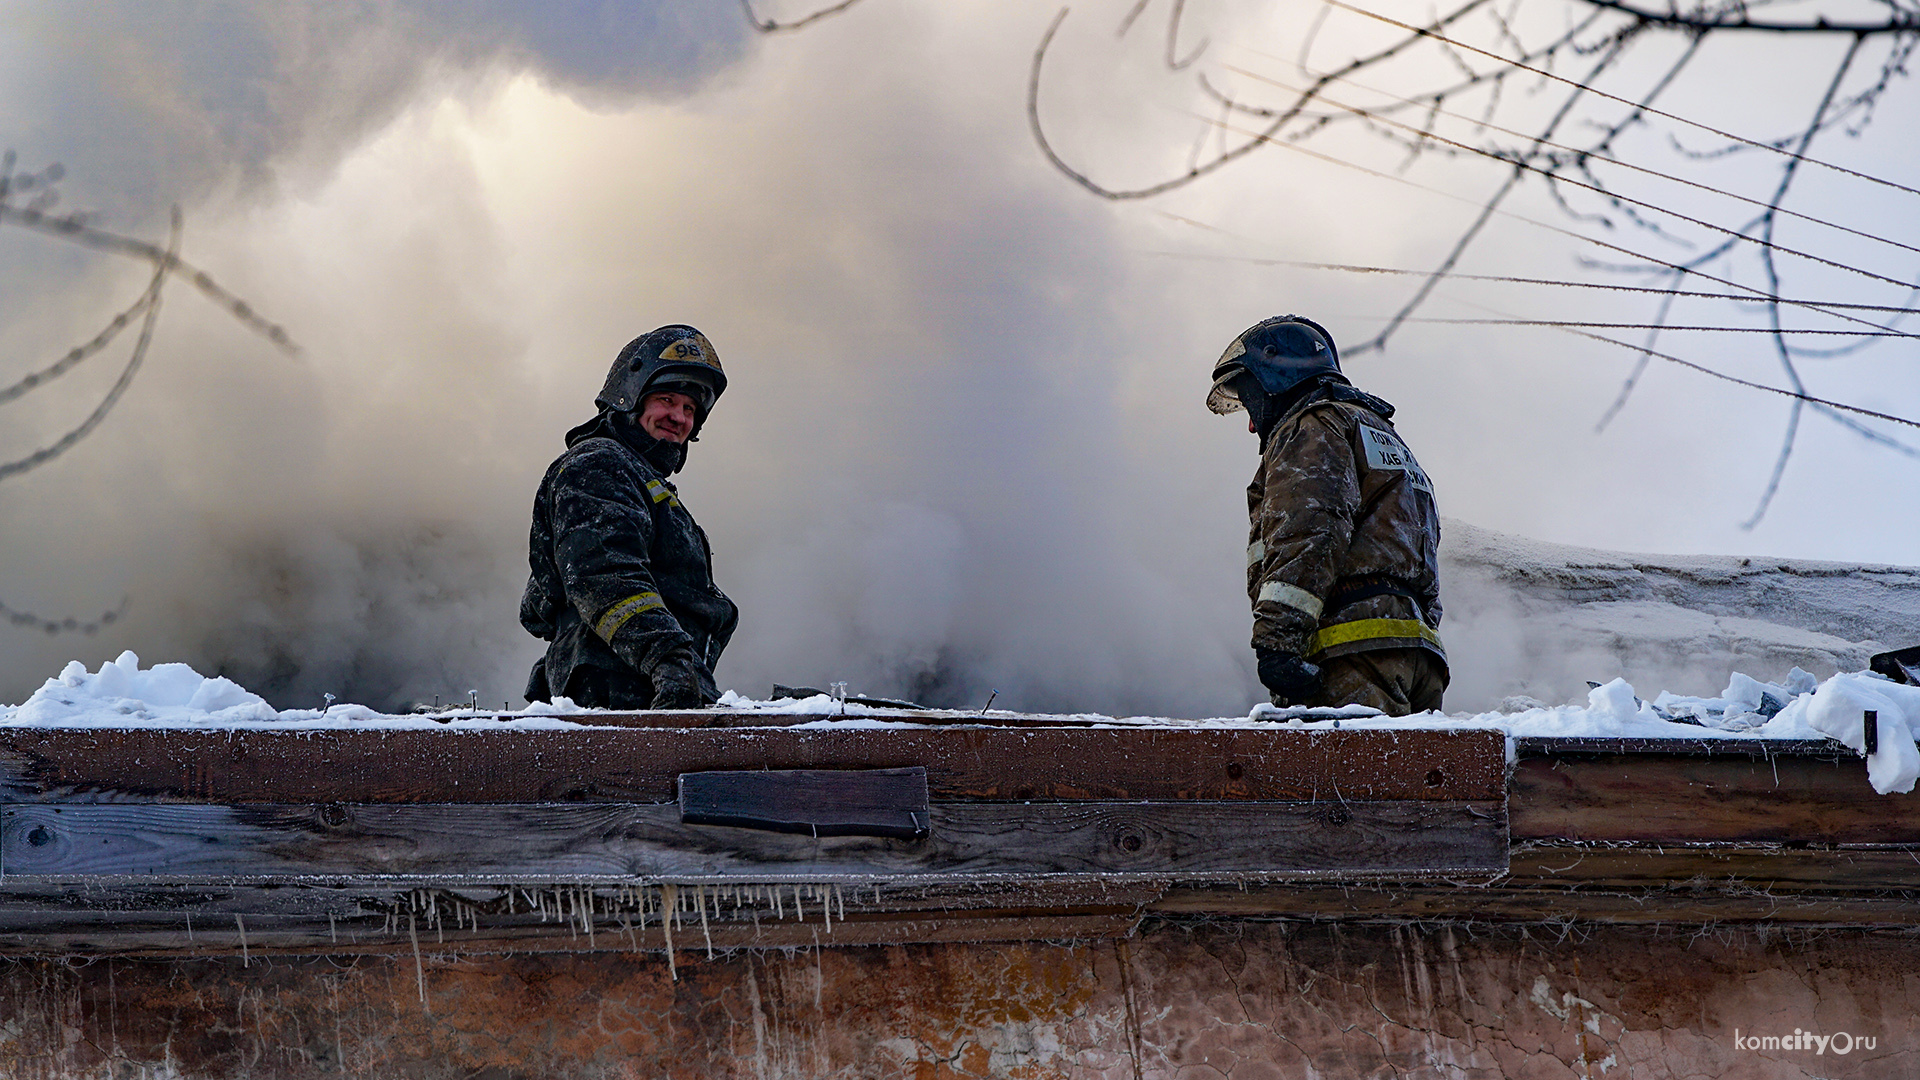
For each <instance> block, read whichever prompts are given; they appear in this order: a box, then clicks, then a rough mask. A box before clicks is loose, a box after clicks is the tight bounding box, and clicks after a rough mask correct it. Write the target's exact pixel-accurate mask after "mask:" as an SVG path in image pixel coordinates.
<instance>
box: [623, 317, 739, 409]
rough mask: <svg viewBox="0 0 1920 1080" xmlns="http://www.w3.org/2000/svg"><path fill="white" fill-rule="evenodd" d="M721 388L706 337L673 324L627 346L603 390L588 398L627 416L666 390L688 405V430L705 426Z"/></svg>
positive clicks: (722, 377) (722, 375)
mask: <svg viewBox="0 0 1920 1080" xmlns="http://www.w3.org/2000/svg"><path fill="white" fill-rule="evenodd" d="M726 389H727V373H726V372H724V371H722V370H721V369H720V354H719V353H716V352H714V351H713V343H712V342H710V341H708V340H707V335H705V334H703V333H701V332H700V331H698V330H695V329H694V328H693V327H691V326H684V325H682V324H679V323H674V324H672V325H669V326H663V327H661V328H660V329H658V330H651V331H648V332H647V333H645V334H642V335H640V336H639V337H637V338H634V339H633V340H632V341H629V342H627V347H626V348H624V349H621V350H620V355H619V356H616V357H614V360H613V369H612V370H611V371H609V372H607V385H606V386H604V387H602V388H601V390H600V396H598V397H596V398H594V399H593V403H594V404H595V405H598V406H600V407H601V408H602V409H612V410H614V411H616V412H632V411H633V410H635V409H637V408H639V407H640V402H641V401H643V400H645V399H646V396H647V395H648V394H650V393H653V392H655V391H660V390H671V391H674V392H675V393H681V394H685V395H687V396H688V397H690V398H692V399H693V401H694V422H693V430H694V433H695V434H696V435H697V434H699V431H700V425H701V424H704V423H706V420H707V413H708V412H710V411H711V410H712V409H713V403H714V402H716V401H718V400H720V395H721V394H722V393H724V392H725V391H726Z"/></svg>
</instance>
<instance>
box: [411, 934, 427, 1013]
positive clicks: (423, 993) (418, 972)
mask: <svg viewBox="0 0 1920 1080" xmlns="http://www.w3.org/2000/svg"><path fill="white" fill-rule="evenodd" d="M407 940H408V941H410V942H412V943H413V985H414V988H415V989H417V990H419V992H420V1008H422V1009H425V1008H426V1007H427V969H426V968H425V967H423V966H422V965H421V963H420V935H419V933H418V932H416V931H415V929H414V918H413V912H411V911H409V912H407Z"/></svg>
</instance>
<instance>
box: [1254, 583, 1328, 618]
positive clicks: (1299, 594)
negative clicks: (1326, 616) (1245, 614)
mask: <svg viewBox="0 0 1920 1080" xmlns="http://www.w3.org/2000/svg"><path fill="white" fill-rule="evenodd" d="M1260 600H1261V601H1263V602H1266V601H1271V602H1272V603H1275V604H1285V605H1287V606H1288V607H1290V608H1293V609H1295V610H1297V611H1304V612H1306V613H1307V615H1308V617H1310V618H1315V619H1317V618H1319V617H1320V610H1321V608H1322V607H1323V605H1322V604H1321V602H1320V598H1319V597H1317V596H1315V595H1313V594H1312V593H1310V592H1308V591H1307V590H1305V589H1302V588H1300V587H1299V586H1297V585H1289V584H1287V583H1286V582H1284V581H1269V582H1267V583H1266V584H1265V585H1262V586H1260Z"/></svg>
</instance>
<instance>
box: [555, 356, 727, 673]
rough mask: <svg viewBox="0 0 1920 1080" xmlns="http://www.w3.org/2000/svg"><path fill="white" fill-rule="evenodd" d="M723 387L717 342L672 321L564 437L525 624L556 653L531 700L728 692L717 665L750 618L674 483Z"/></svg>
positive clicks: (613, 374) (624, 362)
mask: <svg viewBox="0 0 1920 1080" xmlns="http://www.w3.org/2000/svg"><path fill="white" fill-rule="evenodd" d="M726 388H727V376H726V374H725V373H724V372H723V371H722V370H721V368H720V357H719V356H718V355H717V354H715V352H714V351H713V345H712V343H711V342H709V341H708V340H707V338H706V335H704V334H702V333H701V332H700V331H698V330H695V329H694V328H693V327H691V326H680V325H673V326H663V327H661V328H659V329H658V330H654V331H652V332H650V333H647V334H644V335H642V336H640V337H638V338H635V339H634V340H633V341H631V342H629V343H628V344H627V347H626V348H624V349H622V350H620V354H619V356H617V357H616V358H615V359H614V362H613V370H611V371H610V372H608V373H607V384H606V386H605V388H603V389H602V390H601V391H600V395H599V396H598V397H596V398H594V404H595V405H597V406H598V407H599V410H600V411H599V414H598V415H596V416H595V417H594V418H593V419H592V420H589V421H587V422H586V423H584V424H581V425H580V426H579V427H576V428H574V429H573V430H571V431H569V432H567V449H566V452H565V453H563V454H561V455H560V457H559V459H558V460H556V461H554V463H553V465H552V466H551V467H549V468H548V469H547V474H546V476H545V478H543V479H542V480H541V481H540V490H539V493H538V494H537V495H535V496H534V502H533V530H532V534H531V537H530V543H529V547H530V550H529V561H530V562H531V564H532V569H533V573H532V576H531V578H530V579H529V580H528V582H527V591H526V594H525V595H524V596H523V597H522V598H521V601H520V623H521V625H523V626H525V627H526V628H527V631H528V632H529V633H531V634H533V635H534V636H535V637H538V638H541V639H543V640H545V641H547V642H549V644H548V646H547V652H546V655H545V656H544V657H542V658H541V659H540V660H539V661H538V662H536V663H535V664H534V666H533V674H532V676H531V677H530V678H529V679H528V682H527V694H526V696H527V700H529V701H545V700H549V699H550V698H552V697H555V696H565V697H568V698H571V699H573V701H574V702H575V703H577V704H580V705H585V706H590V707H595V708H608V709H648V708H652V709H697V708H702V707H704V706H707V705H711V704H712V703H713V702H714V700H715V699H716V698H717V697H718V696H719V691H718V690H717V688H716V687H715V685H714V681H713V666H714V664H715V662H717V661H718V660H719V659H720V651H721V650H722V649H724V648H726V645H727V639H728V638H730V637H731V636H732V635H733V628H734V625H735V624H736V623H737V622H738V621H739V609H738V608H736V607H735V606H734V604H733V601H731V600H729V599H727V596H726V594H725V593H723V592H721V591H720V589H719V588H718V587H717V586H716V585H715V584H714V582H713V554H712V550H711V549H710V548H709V547H708V545H707V535H706V533H705V532H703V531H701V529H700V526H699V525H698V524H696V523H695V522H694V520H693V515H692V514H691V513H689V512H688V511H687V508H686V506H685V505H684V504H682V503H681V501H680V495H679V492H678V490H677V489H676V488H675V487H674V485H673V483H672V481H671V480H669V479H668V478H669V477H671V476H672V475H673V474H674V473H676V472H679V471H680V467H681V466H682V465H684V464H685V463H686V459H687V444H688V443H690V442H693V441H694V440H696V439H697V438H698V437H699V435H700V428H701V425H703V424H704V423H705V422H706V419H707V414H708V413H709V412H710V411H712V409H713V403H714V402H715V401H717V400H718V399H719V397H720V395H721V393H722V392H724V391H725V390H726Z"/></svg>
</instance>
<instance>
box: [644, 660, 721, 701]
mask: <svg viewBox="0 0 1920 1080" xmlns="http://www.w3.org/2000/svg"><path fill="white" fill-rule="evenodd" d="M652 678H653V707H654V708H656V709H704V708H706V707H707V706H709V705H711V704H713V700H712V699H711V698H709V697H708V696H707V694H706V692H705V691H704V690H702V689H701V686H700V672H699V661H698V660H695V659H694V656H693V653H692V651H691V650H688V649H675V650H674V651H672V652H670V653H668V654H667V655H666V656H664V657H662V658H661V659H660V662H659V663H658V664H655V665H654V667H653V672H652Z"/></svg>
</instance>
